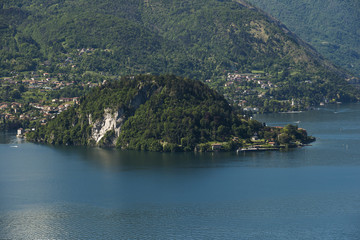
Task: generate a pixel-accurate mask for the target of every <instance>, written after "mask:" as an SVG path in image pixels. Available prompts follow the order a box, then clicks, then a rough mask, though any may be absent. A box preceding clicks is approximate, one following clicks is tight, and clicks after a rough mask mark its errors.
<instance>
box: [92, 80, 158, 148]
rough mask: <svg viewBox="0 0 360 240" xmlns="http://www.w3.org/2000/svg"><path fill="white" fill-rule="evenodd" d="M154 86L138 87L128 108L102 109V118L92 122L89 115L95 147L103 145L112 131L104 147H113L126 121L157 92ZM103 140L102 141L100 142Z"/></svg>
mask: <svg viewBox="0 0 360 240" xmlns="http://www.w3.org/2000/svg"><path fill="white" fill-rule="evenodd" d="M157 89H158V88H157V87H155V86H149V85H148V86H139V92H138V93H137V94H136V95H135V96H134V97H133V98H132V99H131V100H130V102H129V105H128V108H127V109H126V110H125V109H124V108H120V109H117V110H114V109H111V108H106V109H104V117H103V118H101V119H100V120H96V121H93V120H92V117H91V115H89V125H90V126H92V128H91V140H93V141H94V142H95V144H96V145H104V139H103V138H104V137H105V136H106V134H107V133H109V132H110V131H114V132H113V134H112V135H111V136H109V137H110V139H107V140H106V143H105V145H106V146H115V143H116V139H117V138H118V137H119V135H120V131H121V126H122V125H123V124H124V122H125V121H126V119H127V118H128V117H129V116H131V115H132V114H133V113H134V112H135V111H136V109H138V108H139V106H140V105H142V104H144V103H145V102H146V101H147V100H148V99H149V98H150V96H151V95H152V94H153V93H154V92H155V91H156V90H157ZM102 140H103V141H102Z"/></svg>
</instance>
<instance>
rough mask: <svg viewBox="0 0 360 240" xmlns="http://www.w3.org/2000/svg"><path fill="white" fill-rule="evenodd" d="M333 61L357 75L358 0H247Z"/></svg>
mask: <svg viewBox="0 0 360 240" xmlns="http://www.w3.org/2000/svg"><path fill="white" fill-rule="evenodd" d="M249 2H251V3H253V4H255V5H256V6H258V7H260V8H262V9H263V10H264V11H266V12H269V13H270V14H272V15H273V16H275V17H276V18H278V19H279V20H280V21H282V22H283V23H285V24H286V25H287V26H288V27H289V28H290V29H291V30H292V31H294V32H295V33H296V34H298V35H299V36H300V37H301V38H303V39H304V40H306V41H307V42H309V43H310V44H311V45H313V46H314V47H315V48H316V49H317V50H318V51H319V52H321V54H323V55H324V56H326V57H327V58H329V59H331V60H332V61H333V62H334V63H336V64H338V65H339V66H342V67H344V68H346V69H348V70H349V71H351V72H353V73H355V74H357V75H358V76H359V75H360V40H359V39H360V31H359V29H360V2H359V1H357V0H348V1H341V0H330V1H326V2H324V1H320V0H306V1H304V0H302V1H288V0H249Z"/></svg>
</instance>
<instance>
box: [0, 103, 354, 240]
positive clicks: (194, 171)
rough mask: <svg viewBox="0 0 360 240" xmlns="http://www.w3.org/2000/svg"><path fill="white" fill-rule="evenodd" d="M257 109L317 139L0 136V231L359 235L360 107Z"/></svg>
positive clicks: (0, 234) (15, 235)
mask: <svg viewBox="0 0 360 240" xmlns="http://www.w3.org/2000/svg"><path fill="white" fill-rule="evenodd" d="M255 118H256V119H258V120H260V121H264V122H267V124H268V125H271V126H278V125H286V124H288V123H293V124H298V126H299V127H302V128H305V129H307V130H308V133H309V134H311V135H313V136H316V137H317V141H316V142H315V143H313V144H312V146H310V147H305V148H299V149H295V150H291V151H289V152H259V153H245V154H240V155H237V154H236V153H214V154H211V153H207V154H195V153H176V154H171V153H167V154H162V153H146V152H145V153H144V152H132V151H127V152H121V151H118V150H114V149H100V148H90V149H89V148H88V149H87V148H81V147H51V146H45V145H38V144H32V143H26V142H23V141H21V140H19V139H17V138H16V137H15V136H14V133H4V134H0V143H1V144H0V239H264V240H265V239H266V240H268V239H311V240H313V239H353V240H358V239H360V124H359V123H360V105H358V104H353V105H334V106H330V107H324V108H321V109H318V110H313V111H308V112H303V113H286V114H285V113H282V114H267V115H258V116H255Z"/></svg>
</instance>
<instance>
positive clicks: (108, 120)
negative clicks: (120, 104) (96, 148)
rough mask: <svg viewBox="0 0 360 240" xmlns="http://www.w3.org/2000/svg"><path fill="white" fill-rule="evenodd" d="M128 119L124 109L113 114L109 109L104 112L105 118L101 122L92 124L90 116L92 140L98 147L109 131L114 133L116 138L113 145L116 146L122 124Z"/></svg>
mask: <svg viewBox="0 0 360 240" xmlns="http://www.w3.org/2000/svg"><path fill="white" fill-rule="evenodd" d="M125 119H126V116H125V111H124V109H119V110H118V111H116V112H113V111H112V110H111V109H109V108H107V109H105V110H104V117H103V118H102V119H101V120H97V121H95V122H92V119H91V115H90V116H89V124H90V125H91V126H92V128H91V139H92V140H94V141H95V143H96V144H97V145H98V144H99V143H100V141H101V139H102V138H103V137H104V136H105V134H106V133H107V132H108V131H114V132H115V136H114V137H113V139H112V143H111V145H115V139H116V138H117V137H118V136H119V134H120V129H121V126H122V124H123V123H124V121H125Z"/></svg>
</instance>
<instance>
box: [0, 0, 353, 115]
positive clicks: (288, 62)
mask: <svg viewBox="0 0 360 240" xmlns="http://www.w3.org/2000/svg"><path fill="white" fill-rule="evenodd" d="M166 73H171V74H175V75H177V76H182V77H188V78H191V79H197V80H200V81H203V82H206V83H207V84H208V85H209V86H210V87H211V88H213V89H215V90H217V91H218V92H220V93H221V94H224V95H225V96H226V98H227V100H228V101H229V102H230V103H231V104H232V105H233V106H238V105H242V107H247V106H251V107H257V108H258V109H259V110H260V111H264V112H270V111H286V110H299V109H306V108H308V107H310V106H313V105H317V104H319V103H320V102H338V101H341V102H349V101H356V100H358V98H359V96H360V94H359V91H358V90H357V89H356V88H353V87H351V86H349V84H348V82H347V81H346V79H347V78H350V77H351V76H350V75H348V74H347V73H346V72H345V71H343V70H342V69H339V68H337V67H335V66H334V65H332V64H331V63H329V62H328V61H326V60H324V59H323V58H322V57H321V56H320V55H319V54H318V53H317V52H316V51H315V50H314V49H312V48H311V47H309V46H308V45H307V44H306V43H304V42H303V41H302V40H300V39H299V38H297V37H296V36H295V35H293V34H292V33H291V32H289V31H288V30H287V28H286V27H285V26H284V25H282V24H281V23H279V22H277V21H276V20H274V19H272V18H270V17H268V16H267V15H265V14H264V13H263V12H262V11H259V10H258V9H256V8H254V7H251V6H249V5H248V4H246V3H245V2H243V1H241V0H237V1H232V0H223V1H219V0H197V1H190V0H182V1H179V0H171V1H165V0H134V1H127V0H117V1H115V0H102V1H100V0H95V1H86V0H77V1H73V0H51V1H46V2H44V1H40V0H26V1H25V0H17V1H14V0H4V1H2V2H1V3H0V77H1V84H2V86H3V88H1V89H0V102H5V103H7V104H9V103H11V102H14V101H17V102H19V103H21V104H22V105H23V106H28V104H29V103H36V104H42V105H44V103H46V104H48V103H51V101H52V98H53V97H54V96H59V97H68V96H71V97H80V96H81V95H83V94H85V93H86V92H87V91H88V88H87V86H93V85H98V84H100V83H102V82H103V81H104V80H107V81H113V80H114V79H117V78H119V76H124V75H127V76H130V75H136V74H166ZM229 73H230V74H236V73H258V74H260V77H261V79H262V82H263V83H264V84H265V85H264V87H263V86H262V84H259V83H254V82H252V83H243V82H237V81H232V80H230V79H229V78H228V74H229ZM45 74H48V77H43V76H45ZM5 77H6V78H7V79H10V80H6V78H5ZM42 78H44V79H42ZM32 79H34V81H35V82H34V83H30V82H31V80H32ZM46 79H48V80H46ZM40 80H41V81H43V82H42V83H41V84H38V82H39V81H40ZM44 81H47V82H46V83H45V82H44ZM58 82H64V83H66V84H71V86H70V85H69V86H68V87H69V88H71V89H68V90H69V91H67V92H65V91H66V90H64V89H63V86H59V84H58ZM266 84H267V86H272V87H266ZM20 85H24V86H23V87H24V89H25V91H19V89H20ZM54 85H57V86H59V87H58V88H55V87H53V86H54ZM70 92H71V93H70ZM75 93H79V95H77V96H75ZM240 103H241V104H240ZM292 103H294V104H292ZM48 105H49V104H48ZM54 107H57V106H54ZM30 109H31V108H30ZM25 111H28V110H26V109H21V111H17V112H16V113H14V112H13V111H12V110H11V109H10V107H8V108H7V109H6V110H5V111H1V109H0V114H1V115H2V116H5V118H9V119H15V120H16V119H17V120H19V118H20V116H18V115H17V114H18V113H19V112H23V113H26V114H27V113H28V112H25ZM32 115H36V113H34V114H32V113H31V114H27V115H26V116H25V117H28V119H31V120H30V121H33V119H38V118H39V117H38V116H32ZM42 117H44V118H51V117H53V116H50V115H46V116H42Z"/></svg>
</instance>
